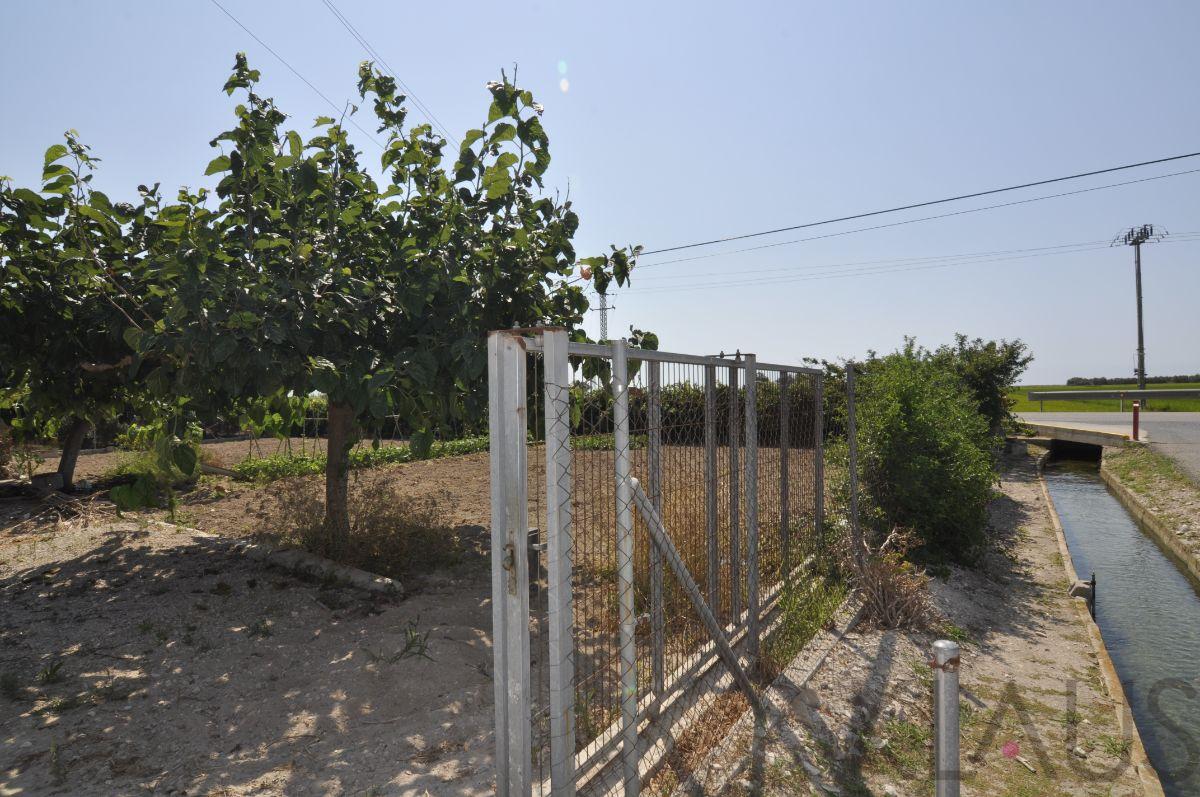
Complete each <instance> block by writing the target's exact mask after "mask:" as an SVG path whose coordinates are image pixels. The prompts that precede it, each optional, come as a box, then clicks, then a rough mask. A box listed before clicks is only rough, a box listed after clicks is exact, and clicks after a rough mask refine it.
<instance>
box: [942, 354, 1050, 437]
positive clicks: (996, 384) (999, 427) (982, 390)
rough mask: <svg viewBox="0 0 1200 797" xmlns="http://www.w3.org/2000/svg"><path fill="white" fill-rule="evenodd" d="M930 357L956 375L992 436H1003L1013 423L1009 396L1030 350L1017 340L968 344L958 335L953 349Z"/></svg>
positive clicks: (1025, 365) (1011, 402)
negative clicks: (972, 398)
mask: <svg viewBox="0 0 1200 797" xmlns="http://www.w3.org/2000/svg"><path fill="white" fill-rule="evenodd" d="M930 356H931V357H932V359H933V360H934V362H937V363H939V364H941V365H943V366H945V367H947V368H949V369H951V370H952V371H954V373H956V374H957V375H958V378H959V379H960V380H962V383H963V385H964V386H966V388H967V389H968V390H969V391H971V395H972V396H974V398H975V402H976V404H978V406H979V412H980V413H982V414H983V417H984V418H986V419H987V422H988V428H989V430H990V431H991V433H992V435H993V436H999V435H1002V434H1003V433H1004V428H1005V427H1006V426H1008V425H1009V424H1010V423H1011V422H1012V421H1013V415H1012V406H1013V403H1014V402H1013V400H1012V399H1010V398H1009V396H1008V392H1009V390H1010V389H1011V388H1012V387H1014V386H1015V385H1016V384H1017V380H1018V379H1020V378H1021V374H1023V373H1025V369H1026V368H1028V367H1029V364H1030V363H1031V362H1033V355H1031V354H1030V353H1029V347H1028V346H1026V345H1025V344H1024V343H1023V342H1022V341H1020V340H999V341H996V340H983V339H982V338H975V339H974V340H971V339H969V338H968V337H967V336H966V335H963V334H961V333H960V334H957V335H955V336H954V345H949V344H947V345H943V346H939V347H938V348H937V350H936V351H934V352H933V354H932V355H930Z"/></svg>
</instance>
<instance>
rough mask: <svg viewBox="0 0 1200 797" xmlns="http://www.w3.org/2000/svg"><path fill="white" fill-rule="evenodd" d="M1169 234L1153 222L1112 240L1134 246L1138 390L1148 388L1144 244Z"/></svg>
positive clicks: (1114, 242)
mask: <svg viewBox="0 0 1200 797" xmlns="http://www.w3.org/2000/svg"><path fill="white" fill-rule="evenodd" d="M1166 235H1167V231H1166V230H1163V229H1159V230H1157V231H1156V230H1155V229H1154V225H1153V224H1143V225H1142V226H1141V227H1130V228H1129V229H1128V230H1127V231H1125V232H1123V233H1121V234H1120V235H1118V236H1117V237H1116V238H1114V239H1113V241H1112V246H1132V247H1133V278H1134V286H1135V290H1136V292H1137V338H1138V343H1137V381H1138V390H1145V389H1146V340H1145V337H1144V336H1143V334H1142V244H1144V243H1156V242H1158V241H1161V240H1162V239H1163V238H1165V237H1166Z"/></svg>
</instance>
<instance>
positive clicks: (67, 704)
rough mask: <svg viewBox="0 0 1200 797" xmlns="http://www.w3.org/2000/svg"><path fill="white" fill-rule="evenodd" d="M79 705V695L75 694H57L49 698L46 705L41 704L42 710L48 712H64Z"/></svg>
mask: <svg viewBox="0 0 1200 797" xmlns="http://www.w3.org/2000/svg"><path fill="white" fill-rule="evenodd" d="M78 706H79V697H78V696H76V695H58V696H56V697H53V698H51V699H50V701H49V702H48V703H46V705H44V706H42V709H41V710H42V712H43V713H48V714H65V713H67V712H68V711H70V710H71V709H73V708H77V707H78Z"/></svg>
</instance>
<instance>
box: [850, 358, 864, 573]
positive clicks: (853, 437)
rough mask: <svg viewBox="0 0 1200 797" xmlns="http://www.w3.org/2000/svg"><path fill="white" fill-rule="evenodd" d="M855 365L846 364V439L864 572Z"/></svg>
mask: <svg viewBox="0 0 1200 797" xmlns="http://www.w3.org/2000/svg"><path fill="white" fill-rule="evenodd" d="M854 380H855V373H854V363H853V362H849V363H846V437H847V438H848V441H849V444H850V541H851V542H852V543H854V558H855V560H856V561H857V562H858V564H859V570H860V572H861V570H862V564H863V544H862V532H861V531H860V529H859V528H858V423H857V420H858V418H857V415H858V414H857V412H856V411H855V408H854Z"/></svg>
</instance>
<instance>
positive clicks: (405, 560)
mask: <svg viewBox="0 0 1200 797" xmlns="http://www.w3.org/2000/svg"><path fill="white" fill-rule="evenodd" d="M450 501H451V498H450V494H449V493H448V492H445V491H443V492H440V493H438V494H435V495H425V496H421V497H420V498H412V497H407V496H403V495H400V494H399V492H398V491H397V490H396V489H395V487H394V486H393V485H390V484H388V483H387V482H386V481H377V480H371V481H367V482H360V481H354V482H352V483H351V485H350V495H349V508H350V540H349V545H348V546H347V548H346V550H345V551H344V552H342V553H341V554H340V555H339V556H338V557H337V559H338V561H340V562H341V563H343V564H347V565H351V566H352V567H360V568H362V569H364V570H369V571H370V572H372V573H378V574H380V575H385V576H391V577H394V578H400V577H403V576H410V575H413V574H422V573H429V572H431V571H434V570H440V569H444V568H447V567H452V566H454V565H456V564H458V563H459V562H461V561H462V559H463V556H464V553H465V546H464V544H463V541H462V540H461V538H460V536H459V534H458V532H457V530H456V529H454V528H451V527H450V526H447V525H446V524H444V523H443V522H442V521H441V520H440V518H441V517H442V516H443V511H442V509H443V507H447V506H448V505H449V503H450ZM265 503H266V504H267V506H266V507H265V508H266V516H267V527H268V529H269V534H270V536H272V537H274V538H275V539H277V540H278V541H280V542H282V543H284V544H289V545H297V546H299V547H302V548H304V549H305V550H309V551H316V552H324V548H325V546H324V539H325V537H324V531H323V528H322V519H323V517H324V515H325V500H324V495H323V494H322V491H321V489H320V486H319V485H317V486H314V484H313V483H312V482H311V481H310V480H307V479H289V480H285V481H283V482H280V483H279V485H278V489H276V490H275V491H274V492H273V495H272V496H271V498H270V499H268V500H267V502H265Z"/></svg>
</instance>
